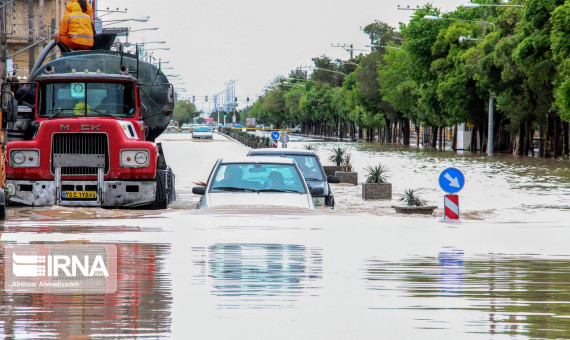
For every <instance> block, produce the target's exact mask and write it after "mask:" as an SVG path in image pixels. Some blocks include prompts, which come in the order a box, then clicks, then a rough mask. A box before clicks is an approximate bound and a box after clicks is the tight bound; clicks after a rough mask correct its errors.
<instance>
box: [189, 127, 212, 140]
mask: <svg viewBox="0 0 570 340" xmlns="http://www.w3.org/2000/svg"><path fill="white" fill-rule="evenodd" d="M192 138H200V139H202V138H204V139H207V138H210V139H212V138H214V135H213V134H212V130H211V129H210V127H208V126H198V127H195V128H194V130H192Z"/></svg>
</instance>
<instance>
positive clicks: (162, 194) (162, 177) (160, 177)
mask: <svg viewBox="0 0 570 340" xmlns="http://www.w3.org/2000/svg"><path fill="white" fill-rule="evenodd" d="M155 181H156V199H155V202H154V204H153V209H166V207H167V206H168V194H167V193H166V174H165V171H164V170H156V177H155Z"/></svg>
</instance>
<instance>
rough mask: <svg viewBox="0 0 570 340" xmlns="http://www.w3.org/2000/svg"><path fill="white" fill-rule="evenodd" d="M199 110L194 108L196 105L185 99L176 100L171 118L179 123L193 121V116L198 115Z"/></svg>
mask: <svg viewBox="0 0 570 340" xmlns="http://www.w3.org/2000/svg"><path fill="white" fill-rule="evenodd" d="M200 113H201V112H200V111H198V110H196V105H194V103H192V102H190V101H189V100H187V99H184V100H177V101H176V103H175V105H174V113H173V116H172V119H174V120H175V121H177V122H179V123H180V124H184V123H189V122H193V121H194V118H195V117H198V116H199V115H200Z"/></svg>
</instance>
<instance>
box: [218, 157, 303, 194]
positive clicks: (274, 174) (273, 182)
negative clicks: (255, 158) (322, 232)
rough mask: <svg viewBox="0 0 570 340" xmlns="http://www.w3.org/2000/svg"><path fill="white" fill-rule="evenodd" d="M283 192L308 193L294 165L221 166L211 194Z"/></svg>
mask: <svg viewBox="0 0 570 340" xmlns="http://www.w3.org/2000/svg"><path fill="white" fill-rule="evenodd" d="M273 189H275V190H283V191H288V192H298V193H306V190H305V186H304V185H303V179H302V178H301V176H300V174H299V172H298V171H297V168H296V167H295V166H294V165H292V164H269V163H267V164H245V163H233V164H221V165H220V166H219V167H218V169H217V171H216V174H215V175H214V177H213V183H212V186H211V192H222V191H258V190H261V191H263V190H273Z"/></svg>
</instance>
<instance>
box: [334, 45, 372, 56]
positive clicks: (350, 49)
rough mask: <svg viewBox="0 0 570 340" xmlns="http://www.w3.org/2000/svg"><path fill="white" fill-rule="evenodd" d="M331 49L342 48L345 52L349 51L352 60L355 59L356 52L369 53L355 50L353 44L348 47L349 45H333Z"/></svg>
mask: <svg viewBox="0 0 570 340" xmlns="http://www.w3.org/2000/svg"><path fill="white" fill-rule="evenodd" d="M331 47H340V48H343V49H344V50H345V51H347V52H348V53H349V54H350V59H351V60H352V59H354V51H366V52H368V50H360V49H357V48H354V46H353V45H352V44H350V45H348V44H342V45H341V44H336V45H334V44H331Z"/></svg>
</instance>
